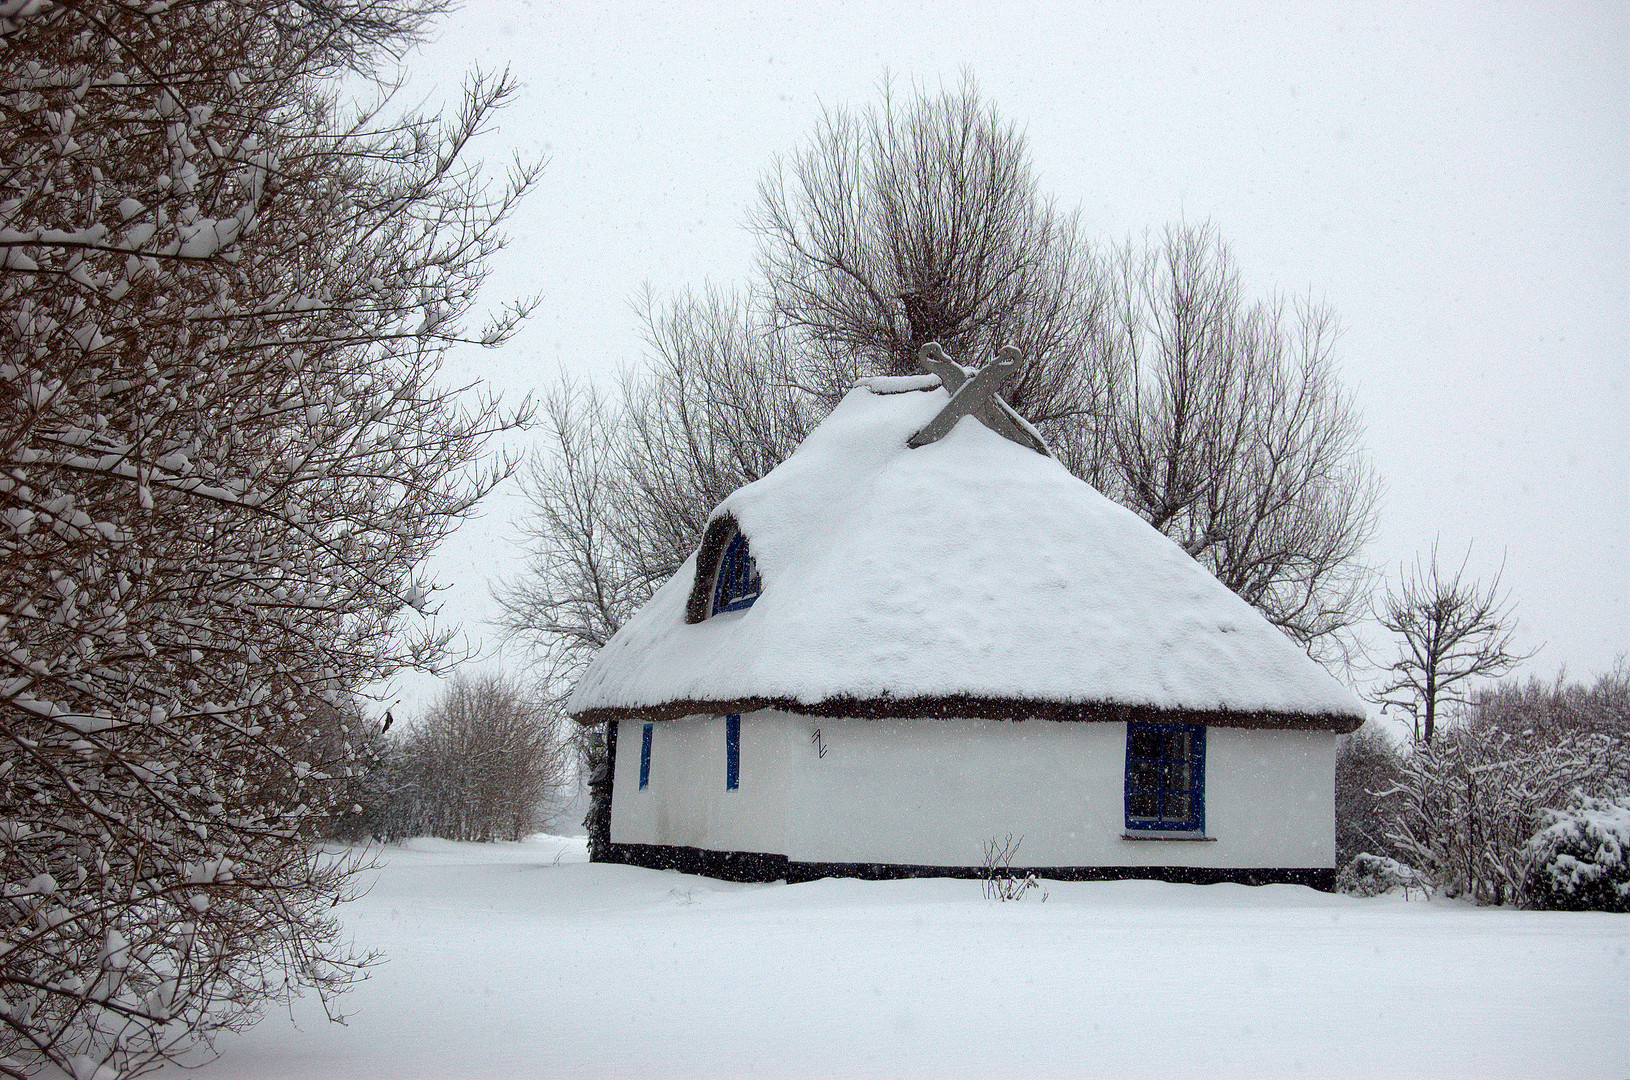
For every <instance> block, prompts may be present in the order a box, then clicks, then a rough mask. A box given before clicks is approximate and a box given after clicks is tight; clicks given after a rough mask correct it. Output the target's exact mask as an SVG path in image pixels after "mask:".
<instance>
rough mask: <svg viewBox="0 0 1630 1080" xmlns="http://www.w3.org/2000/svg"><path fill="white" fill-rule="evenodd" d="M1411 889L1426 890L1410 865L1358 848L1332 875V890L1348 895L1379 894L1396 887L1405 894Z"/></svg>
mask: <svg viewBox="0 0 1630 1080" xmlns="http://www.w3.org/2000/svg"><path fill="white" fill-rule="evenodd" d="M1411 889H1420V890H1422V891H1423V892H1424V891H1426V884H1425V882H1423V881H1422V880H1421V876H1420V875H1419V874H1417V873H1416V872H1415V871H1414V869H1413V868H1411V867H1408V866H1405V865H1404V864H1403V863H1401V862H1399V861H1398V860H1397V859H1389V858H1387V857H1386V856H1385V855H1371V854H1369V853H1368V852H1360V853H1359V854H1357V855H1354V856H1353V857H1352V859H1350V860H1348V862H1347V865H1345V866H1343V867H1342V868H1341V873H1339V874H1337V875H1336V891H1338V892H1344V893H1348V894H1350V895H1352V896H1382V895H1385V894H1386V893H1391V892H1400V891H1401V892H1402V893H1403V894H1404V895H1405V896H1408V895H1409V892H1410V890H1411Z"/></svg>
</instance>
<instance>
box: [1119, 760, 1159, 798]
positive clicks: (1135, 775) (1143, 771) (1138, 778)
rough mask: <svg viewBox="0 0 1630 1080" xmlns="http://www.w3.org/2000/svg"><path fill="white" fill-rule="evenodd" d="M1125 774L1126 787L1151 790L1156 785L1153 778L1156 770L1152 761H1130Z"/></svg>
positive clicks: (1156, 774)
mask: <svg viewBox="0 0 1630 1080" xmlns="http://www.w3.org/2000/svg"><path fill="white" fill-rule="evenodd" d="M1126 775H1127V781H1126V782H1127V786H1128V787H1132V788H1142V789H1144V790H1145V791H1153V790H1154V789H1155V787H1156V786H1157V785H1156V783H1155V780H1156V777H1157V776H1158V773H1157V772H1156V765H1155V763H1154V762H1153V761H1134V762H1132V764H1131V765H1130V766H1128V767H1127V770H1126Z"/></svg>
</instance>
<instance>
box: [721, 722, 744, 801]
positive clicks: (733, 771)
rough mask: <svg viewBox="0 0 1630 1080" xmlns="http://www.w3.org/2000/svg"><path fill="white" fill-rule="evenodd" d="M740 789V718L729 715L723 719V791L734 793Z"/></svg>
mask: <svg viewBox="0 0 1630 1080" xmlns="http://www.w3.org/2000/svg"><path fill="white" fill-rule="evenodd" d="M739 787H741V716H740V714H738V713H731V714H730V715H729V716H727V717H725V718H724V789H725V790H726V791H735V790H736V789H737V788H739Z"/></svg>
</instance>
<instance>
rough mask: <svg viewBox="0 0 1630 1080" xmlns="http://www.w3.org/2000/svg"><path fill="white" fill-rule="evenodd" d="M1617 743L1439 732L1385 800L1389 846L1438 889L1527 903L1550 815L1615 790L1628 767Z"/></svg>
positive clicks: (1592, 737)
mask: <svg viewBox="0 0 1630 1080" xmlns="http://www.w3.org/2000/svg"><path fill="white" fill-rule="evenodd" d="M1623 753H1624V751H1623V744H1622V743H1621V742H1620V741H1619V740H1617V739H1614V738H1612V737H1610V736H1606V735H1598V734H1577V735H1571V736H1567V737H1563V738H1560V739H1558V740H1556V741H1554V742H1550V743H1539V742H1537V741H1528V740H1522V739H1520V738H1517V737H1514V736H1511V735H1509V734H1507V733H1505V732H1501V731H1498V730H1492V731H1491V730H1485V729H1480V728H1475V727H1472V726H1470V725H1459V726H1456V727H1452V728H1448V729H1446V730H1440V731H1439V734H1438V739H1437V741H1435V742H1433V743H1431V744H1430V745H1427V744H1417V745H1416V746H1414V747H1413V748H1412V749H1411V750H1410V752H1409V754H1408V755H1407V756H1406V757H1405V758H1404V761H1403V764H1402V766H1401V768H1400V771H1399V778H1398V782H1397V783H1396V784H1395V785H1394V786H1393V787H1392V788H1391V789H1389V790H1388V791H1387V792H1385V793H1384V796H1383V797H1384V799H1385V801H1386V806H1387V811H1388V817H1389V831H1388V839H1390V840H1391V841H1392V842H1393V844H1394V846H1395V847H1396V849H1397V851H1398V853H1399V854H1400V855H1401V856H1402V857H1403V858H1404V859H1407V860H1408V861H1409V863H1410V864H1412V865H1413V866H1415V867H1416V868H1417V869H1418V870H1419V871H1420V872H1421V874H1422V876H1423V877H1424V878H1425V880H1426V882H1427V883H1429V884H1430V885H1431V886H1432V887H1433V888H1434V889H1436V890H1438V891H1441V892H1442V893H1444V894H1445V895H1447V896H1463V897H1466V898H1467V899H1470V900H1473V901H1475V902H1477V903H1492V904H1504V903H1520V902H1522V901H1523V899H1524V892H1523V890H1524V888H1525V886H1526V885H1527V883H1528V882H1529V881H1530V880H1531V879H1530V871H1531V870H1532V867H1533V865H1534V862H1535V860H1536V858H1537V857H1538V849H1536V848H1533V847H1531V846H1530V845H1529V843H1528V841H1529V838H1530V837H1532V836H1533V835H1534V833H1535V831H1536V829H1538V828H1539V826H1540V824H1541V818H1542V815H1543V813H1544V812H1545V811H1546V810H1547V808H1550V807H1555V806H1560V805H1562V804H1563V803H1564V801H1565V800H1566V799H1567V797H1568V793H1569V792H1570V791H1572V790H1573V789H1575V788H1581V787H1582V788H1584V789H1586V790H1591V789H1593V788H1594V787H1595V786H1597V785H1600V784H1603V783H1608V782H1610V781H1611V778H1612V777H1613V776H1614V774H1615V771H1616V770H1617V769H1618V768H1619V767H1620V765H1621V763H1622V760H1623Z"/></svg>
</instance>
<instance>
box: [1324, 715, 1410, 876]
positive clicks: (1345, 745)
mask: <svg viewBox="0 0 1630 1080" xmlns="http://www.w3.org/2000/svg"><path fill="white" fill-rule="evenodd" d="M1402 764H1403V756H1402V755H1401V754H1400V753H1399V752H1398V748H1397V747H1396V746H1395V745H1393V742H1392V740H1391V739H1389V738H1388V737H1387V735H1386V733H1385V732H1384V731H1382V730H1381V729H1380V727H1379V726H1377V725H1376V723H1375V722H1374V721H1369V722H1366V723H1365V724H1364V726H1363V727H1361V728H1359V729H1358V730H1357V731H1355V732H1353V733H1352V734H1351V735H1345V736H1343V737H1342V738H1341V739H1340V740H1339V744H1338V746H1337V749H1336V866H1337V868H1338V869H1340V868H1345V867H1346V866H1347V864H1348V863H1350V862H1351V861H1352V860H1353V858H1354V857H1355V856H1357V855H1360V854H1363V853H1369V854H1371V855H1375V856H1379V857H1383V858H1385V857H1390V856H1391V855H1392V854H1393V849H1392V842H1391V841H1390V840H1388V839H1387V829H1388V824H1387V817H1386V810H1385V806H1384V804H1383V803H1384V800H1383V799H1382V797H1381V793H1382V792H1384V791H1387V790H1389V789H1390V788H1392V787H1393V786H1394V785H1396V783H1397V781H1398V773H1399V769H1400V768H1401V766H1402Z"/></svg>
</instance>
